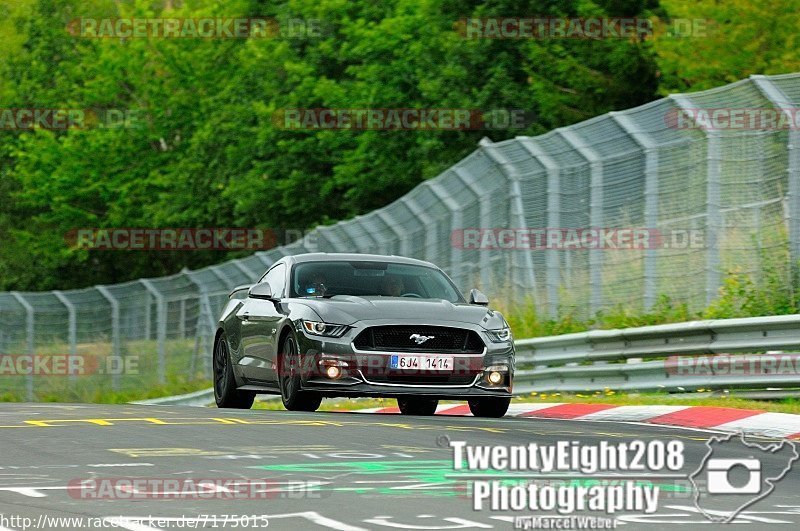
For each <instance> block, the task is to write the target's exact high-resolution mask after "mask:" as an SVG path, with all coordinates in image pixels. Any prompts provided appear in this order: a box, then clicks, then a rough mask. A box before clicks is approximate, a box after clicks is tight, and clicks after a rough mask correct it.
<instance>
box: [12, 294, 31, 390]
mask: <svg viewBox="0 0 800 531" xmlns="http://www.w3.org/2000/svg"><path fill="white" fill-rule="evenodd" d="M11 295H12V296H13V297H14V298H15V299H17V302H18V303H20V305H22V307H23V308H25V335H26V342H27V348H26V350H27V353H28V355H30V356H33V355H34V354H35V350H36V342H35V338H34V319H35V318H36V312H35V310H34V309H33V306H31V304H30V303H29V302H28V301H26V300H25V298H24V297H23V296H22V295H21V294H19V293H18V292H16V291H12V292H11ZM32 369H33V368H32V367H31V372H30V373H29V374H27V375H25V391H26V393H27V400H28V402H32V401H33V370H32Z"/></svg>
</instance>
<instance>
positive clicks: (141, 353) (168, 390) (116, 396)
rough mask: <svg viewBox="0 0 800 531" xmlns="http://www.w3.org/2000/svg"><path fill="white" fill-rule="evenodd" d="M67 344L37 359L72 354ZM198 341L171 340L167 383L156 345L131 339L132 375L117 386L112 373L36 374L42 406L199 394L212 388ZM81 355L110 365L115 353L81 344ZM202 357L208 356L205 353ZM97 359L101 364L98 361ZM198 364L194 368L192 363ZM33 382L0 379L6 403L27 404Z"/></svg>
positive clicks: (126, 353) (127, 350)
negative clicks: (161, 374)
mask: <svg viewBox="0 0 800 531" xmlns="http://www.w3.org/2000/svg"><path fill="white" fill-rule="evenodd" d="M68 352H69V348H68V346H67V345H65V344H51V345H48V346H46V347H43V348H38V349H37V350H36V354H37V355H44V356H46V355H53V354H66V353H68ZM194 354H195V353H194V340H193V339H181V340H170V341H167V343H166V345H165V362H166V363H165V371H164V372H165V381H164V383H161V382H160V381H159V377H158V351H157V344H156V342H155V341H129V342H126V343H125V344H124V346H123V349H122V357H123V358H127V359H135V360H136V364H135V366H131V367H130V369H132V370H131V371H130V372H128V373H125V374H120V375H119V376H118V378H117V382H116V384H117V385H116V387H115V385H114V379H113V378H112V377H111V376H110V375H108V374H90V375H80V376H76V377H75V378H74V379H73V378H70V377H69V376H66V375H47V376H42V375H39V376H34V377H33V389H34V400H35V401H38V402H77V403H126V402H131V401H134V400H143V399H148V398H158V397H162V396H170V395H178V394H183V393H190V392H192V391H199V390H201V389H207V388H209V387H211V381H210V380H209V379H208V378H207V377H206V375H205V374H204V371H203V368H204V366H203V362H204V360H203V359H194V360H193V357H194ZM77 355H79V356H82V357H83V359H84V360H85V365H86V366H92V365H96V366H99V367H103V366H105V365H104V364H105V363H106V361H105V360H106V359H107V358H106V357H107V356H110V355H111V345H110V344H109V343H84V344H80V345H78V349H77ZM201 355H202V354H201ZM91 360H96V362H95V363H92V361H91ZM193 361H194V370H192V362H193ZM26 383H27V378H26V376H23V375H3V376H0V389H2V391H0V401H4V402H26V401H28V397H27V391H26Z"/></svg>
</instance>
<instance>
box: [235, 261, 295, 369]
mask: <svg viewBox="0 0 800 531" xmlns="http://www.w3.org/2000/svg"><path fill="white" fill-rule="evenodd" d="M262 282H265V283H267V284H269V286H270V288H271V290H272V295H273V297H274V300H264V299H254V298H252V297H247V299H245V301H244V303H243V304H242V306H241V308H239V310H238V311H237V312H236V317H237V318H238V319H239V320H240V321H241V323H242V327H241V330H242V353H243V357H242V360H241V362H240V364H241V366H242V367H241V368H242V374H243V376H244V377H245V378H247V379H248V380H255V381H258V382H272V383H274V382H277V371H276V368H275V367H274V365H273V363H274V356H273V353H274V352H275V349H276V344H275V343H276V341H277V332H278V325H279V324H280V321H281V319H283V317H284V315H283V314H282V313H281V312H280V304H279V303H278V300H280V298H281V297H283V292H284V288H285V285H286V264H285V263H278V264H275V265H274V266H273V267H272V268H270V270H269V271H267V274H266V275H264V277H263V278H262V279H261V282H260V283H262Z"/></svg>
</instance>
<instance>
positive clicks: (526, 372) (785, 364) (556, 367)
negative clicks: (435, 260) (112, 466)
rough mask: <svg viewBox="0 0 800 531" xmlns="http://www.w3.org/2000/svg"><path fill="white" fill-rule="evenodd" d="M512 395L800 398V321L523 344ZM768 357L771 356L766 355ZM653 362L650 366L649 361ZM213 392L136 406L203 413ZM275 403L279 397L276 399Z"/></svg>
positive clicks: (710, 323) (631, 331)
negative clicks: (732, 393)
mask: <svg viewBox="0 0 800 531" xmlns="http://www.w3.org/2000/svg"><path fill="white" fill-rule="evenodd" d="M514 345H515V347H516V350H517V358H516V361H517V370H516V373H515V378H514V393H515V394H526V393H530V392H542V393H545V392H546V393H552V392H570V393H580V392H595V391H604V390H606V389H611V390H614V391H629V392H630V391H665V392H673V393H682V392H691V391H697V390H700V389H702V390H705V391H715V390H729V389H731V390H733V389H735V390H742V391H745V392H744V393H741V395H742V396H750V397H752V398H779V397H789V396H797V395H798V393H800V391H798V390H797V389H798V388H800V353H784V352H783V351H784V350H800V315H778V316H771V317H748V318H745V319H717V320H706V321H689V322H686V323H673V324H666V325H656V326H643V327H638V328H625V329H619V330H593V331H590V332H581V333H578V334H565V335H560V336H549V337H538V338H534V339H520V340H517V341H515V343H514ZM765 354H768V355H765ZM646 360H647V361H646ZM213 397H214V393H213V390H212V389H208V390H205V391H199V392H196V393H190V394H188V395H180V396H172V397H164V398H157V399H152V400H142V401H139V402H134V403H135V404H150V405H184V406H205V405H208V404H210V403H212V402H213ZM271 398H275V397H271Z"/></svg>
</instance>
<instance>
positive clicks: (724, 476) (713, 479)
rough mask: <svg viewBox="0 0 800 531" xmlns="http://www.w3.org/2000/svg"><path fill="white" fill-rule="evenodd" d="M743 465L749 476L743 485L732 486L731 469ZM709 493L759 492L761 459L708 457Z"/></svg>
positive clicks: (707, 476)
mask: <svg viewBox="0 0 800 531" xmlns="http://www.w3.org/2000/svg"><path fill="white" fill-rule="evenodd" d="M737 467H744V468H745V469H746V470H747V471H748V472H749V474H750V475H749V477H748V479H747V482H746V483H745V484H744V485H740V486H734V485H733V483H732V482H731V480H730V473H731V471H733V470H735V469H736V468H737ZM706 470H707V474H706V478H707V481H708V483H707V486H706V488H707V489H708V493H709V494H758V493H760V492H761V461H759V460H758V459H709V460H708V463H707V464H706Z"/></svg>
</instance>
